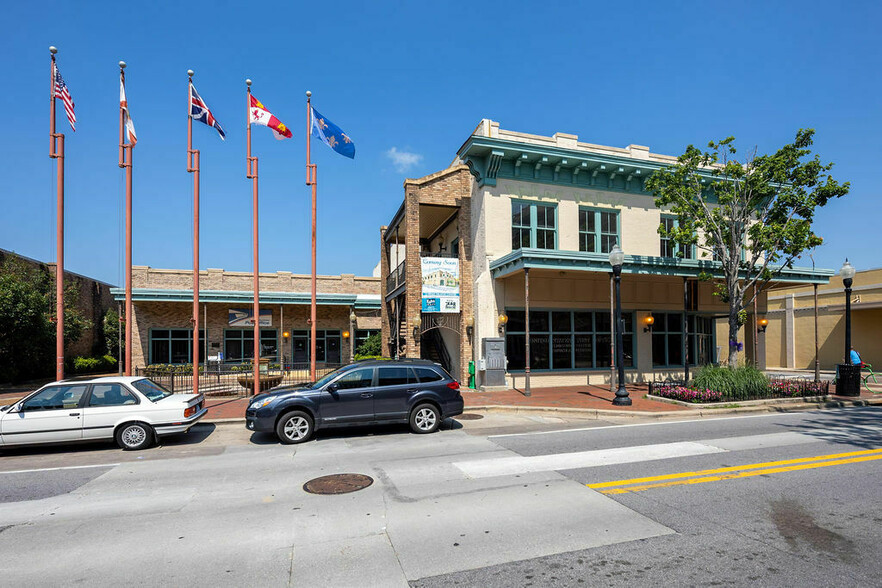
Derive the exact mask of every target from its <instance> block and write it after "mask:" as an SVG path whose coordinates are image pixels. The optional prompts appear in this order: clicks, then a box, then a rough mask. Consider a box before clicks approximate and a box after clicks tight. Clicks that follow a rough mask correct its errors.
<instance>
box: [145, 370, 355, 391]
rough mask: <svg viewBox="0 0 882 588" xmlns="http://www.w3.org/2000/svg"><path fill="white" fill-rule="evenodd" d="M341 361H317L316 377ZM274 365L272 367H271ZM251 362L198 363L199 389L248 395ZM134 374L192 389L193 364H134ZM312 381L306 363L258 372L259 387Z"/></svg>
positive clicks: (172, 386) (173, 388)
mask: <svg viewBox="0 0 882 588" xmlns="http://www.w3.org/2000/svg"><path fill="white" fill-rule="evenodd" d="M342 365H343V364H339V363H336V364H330V363H319V364H316V370H315V371H316V378H322V377H324V376H325V375H327V374H329V373H331V372H332V371H334V370H336V369H338V368H340V367H342ZM273 367H275V369H273ZM252 369H253V368H252V366H251V365H250V364H234V365H229V364H217V365H208V366H200V369H199V392H201V393H202V394H205V395H206V396H249V395H251V389H252V388H253V383H252V377H253V372H252ZM135 375H136V376H141V377H146V378H150V379H151V380H153V381H154V382H156V383H157V384H160V385H162V386H163V387H164V388H166V389H167V390H169V391H170V392H173V393H175V394H189V393H191V392H192V391H193V367H192V366H179V365H159V366H155V365H154V366H147V367H140V368H135ZM310 382H311V379H310V377H309V364H308V363H294V364H287V365H285V366H284V369H282V368H281V367H279V366H270V369H268V370H266V371H265V372H261V374H260V383H261V386H260V388H261V390H263V391H266V390H268V389H271V388H276V387H278V386H297V385H305V384H308V383H310Z"/></svg>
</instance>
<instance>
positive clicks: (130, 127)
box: [119, 73, 138, 146]
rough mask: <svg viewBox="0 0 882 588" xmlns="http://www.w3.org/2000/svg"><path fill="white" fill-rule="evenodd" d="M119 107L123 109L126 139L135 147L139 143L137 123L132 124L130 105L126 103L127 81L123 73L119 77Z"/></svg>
mask: <svg viewBox="0 0 882 588" xmlns="http://www.w3.org/2000/svg"><path fill="white" fill-rule="evenodd" d="M119 107H120V108H122V112H123V123H124V124H125V127H126V138H127V139H128V142H129V144H130V145H132V146H134V145H135V143H137V142H138V137H136V136H135V123H133V122H132V117H131V116H129V104H128V102H126V79H125V77H123V75H122V74H121V73H120V76H119Z"/></svg>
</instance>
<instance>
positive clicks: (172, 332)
mask: <svg viewBox="0 0 882 588" xmlns="http://www.w3.org/2000/svg"><path fill="white" fill-rule="evenodd" d="M147 337H148V344H147V359H148V362H147V363H148V365H152V364H173V365H182V364H187V363H193V329H171V328H169V329H159V328H155V329H154V328H151V329H149V330H148V331H147ZM163 344H165V345H163ZM183 345H186V349H187V350H186V360H185V361H175V360H178V359H184V358H183V357H182V355H184V353H183V351H182V346H183ZM163 347H165V348H164V349H163ZM198 355H199V361H200V363H201V362H204V361H205V330H204V329H199V354H198Z"/></svg>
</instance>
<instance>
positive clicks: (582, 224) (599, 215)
mask: <svg viewBox="0 0 882 588" xmlns="http://www.w3.org/2000/svg"><path fill="white" fill-rule="evenodd" d="M612 219H615V224H616V227H615V231H612V230H610V228H609V226H610V220H612ZM616 243H618V244H619V246H620V247H621V246H622V221H621V215H620V214H619V211H618V210H617V209H615V208H597V207H594V206H580V207H579V251H588V252H591V253H609V252H610V251H612V248H613V246H614V245H615V244H616Z"/></svg>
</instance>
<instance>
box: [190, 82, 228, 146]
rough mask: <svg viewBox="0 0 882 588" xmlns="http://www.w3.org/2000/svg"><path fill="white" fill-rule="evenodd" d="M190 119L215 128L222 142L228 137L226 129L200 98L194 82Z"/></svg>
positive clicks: (191, 85) (191, 93) (191, 83)
mask: <svg viewBox="0 0 882 588" xmlns="http://www.w3.org/2000/svg"><path fill="white" fill-rule="evenodd" d="M190 117H191V118H193V120H198V121H199V122H201V123H205V124H207V125H208V126H210V127H214V128H215V130H217V134H218V135H220V138H221V141H223V140H224V139H225V137H226V136H227V135H226V133H224V128H223V127H222V126H221V125H220V123H219V122H217V119H216V118H214V116H213V115H212V114H211V111H210V110H209V109H208V105H207V104H205V101H204V100H202V98H201V97H200V96H199V92H197V91H196V87H195V86H193V82H190Z"/></svg>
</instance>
